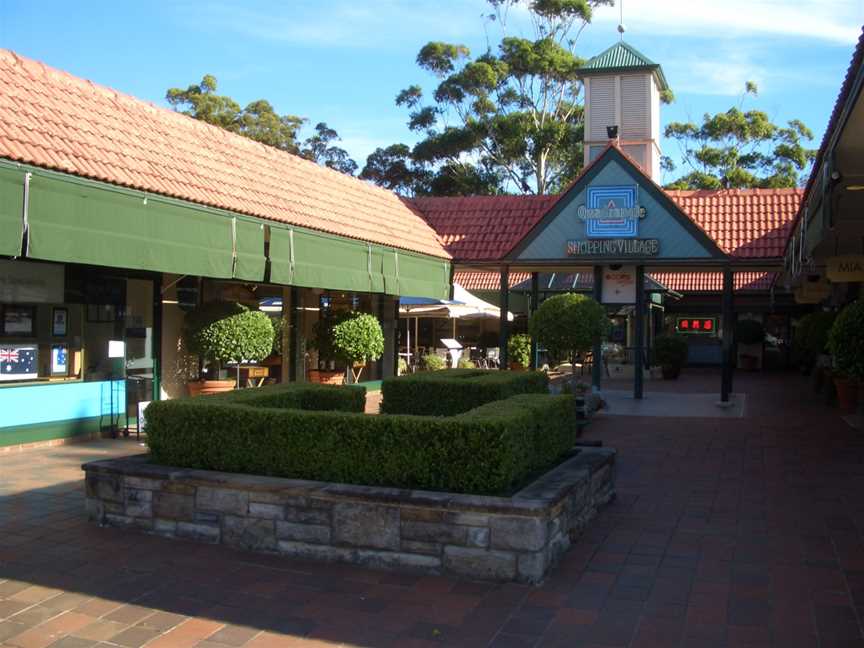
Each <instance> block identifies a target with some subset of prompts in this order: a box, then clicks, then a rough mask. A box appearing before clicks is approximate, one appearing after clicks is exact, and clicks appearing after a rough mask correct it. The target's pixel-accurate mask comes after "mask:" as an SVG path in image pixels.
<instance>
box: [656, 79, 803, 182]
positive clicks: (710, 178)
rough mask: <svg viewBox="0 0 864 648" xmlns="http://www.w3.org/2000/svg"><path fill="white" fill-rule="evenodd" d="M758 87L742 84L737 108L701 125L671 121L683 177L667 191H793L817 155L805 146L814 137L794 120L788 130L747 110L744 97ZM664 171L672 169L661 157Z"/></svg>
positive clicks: (754, 93)
mask: <svg viewBox="0 0 864 648" xmlns="http://www.w3.org/2000/svg"><path fill="white" fill-rule="evenodd" d="M757 95H758V88H757V87H756V84H755V83H753V82H752V81H748V82H747V83H746V84H745V88H744V92H743V94H742V95H741V99H740V101H739V102H738V105H737V106H733V107H732V108H730V109H729V110H727V111H726V112H721V113H717V114H715V115H709V114H705V115H703V116H702V122H701V123H700V124H696V123H694V122H673V123H671V124H669V125H668V126H666V129H665V133H664V134H665V135H666V137H667V138H668V139H670V140H674V141H675V142H677V143H678V147H679V151H680V157H681V163H682V165H683V168H684V170H685V171H686V172H685V173H684V175H682V176H681V177H679V178H677V179H676V180H674V181H673V182H671V183H669V184H667V185H666V187H667V189H744V188H759V187H761V188H779V187H797V186H799V185H800V184H801V180H802V178H803V175H804V173H805V172H806V171H807V170H808V167H809V165H810V162H811V160H812V159H813V156H814V155H815V151H813V150H811V149H808V148H806V147H805V145H804V144H805V142H808V141H810V140H812V139H813V133H812V132H811V131H810V129H809V128H807V126H805V125H804V123H803V122H801V121H800V120H798V119H792V120H790V121H789V122H787V124H786V126H779V125H777V124H775V123H773V122H772V121H771V119H770V117H769V116H768V114H767V113H765V112H763V111H761V110H745V109H744V102H745V100H746V99H747V98H748V97H756V96H757ZM663 167H664V170H665V171H666V172H674V171H675V170H676V165H675V164H674V163H673V162H672V160H671V158H669V157H664V159H663Z"/></svg>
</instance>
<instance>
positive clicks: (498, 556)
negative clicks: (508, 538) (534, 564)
mask: <svg viewBox="0 0 864 648" xmlns="http://www.w3.org/2000/svg"><path fill="white" fill-rule="evenodd" d="M443 565H444V570H445V571H446V572H449V573H451V574H454V575H457V576H467V577H468V578H478V579H481V580H496V581H507V580H513V579H514V578H515V577H516V554H514V553H512V552H509V551H489V550H487V549H471V548H468V547H452V546H448V547H444V563H443Z"/></svg>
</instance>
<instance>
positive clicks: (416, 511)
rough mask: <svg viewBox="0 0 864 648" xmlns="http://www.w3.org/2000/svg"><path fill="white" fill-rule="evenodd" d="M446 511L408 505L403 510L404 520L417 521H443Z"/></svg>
mask: <svg viewBox="0 0 864 648" xmlns="http://www.w3.org/2000/svg"><path fill="white" fill-rule="evenodd" d="M445 515H446V511H444V510H442V509H424V508H411V507H406V508H403V509H402V511H401V517H402V522H403V523H404V522H405V520H415V521H417V522H443V521H444V517H445Z"/></svg>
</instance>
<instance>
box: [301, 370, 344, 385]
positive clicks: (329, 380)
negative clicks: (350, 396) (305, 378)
mask: <svg viewBox="0 0 864 648" xmlns="http://www.w3.org/2000/svg"><path fill="white" fill-rule="evenodd" d="M309 382H312V383H319V384H321V385H341V384H342V383H343V382H345V373H344V372H342V371H324V370H322V369H310V370H309Z"/></svg>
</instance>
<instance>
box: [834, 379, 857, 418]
mask: <svg viewBox="0 0 864 648" xmlns="http://www.w3.org/2000/svg"><path fill="white" fill-rule="evenodd" d="M834 386H835V387H836V388H837V407H838V408H840V410H842V411H844V412H848V413H852V412H854V411H855V410H856V409H857V407H858V384H857V383H856V382H855V380H853V379H852V378H846V377H845V376H834Z"/></svg>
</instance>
